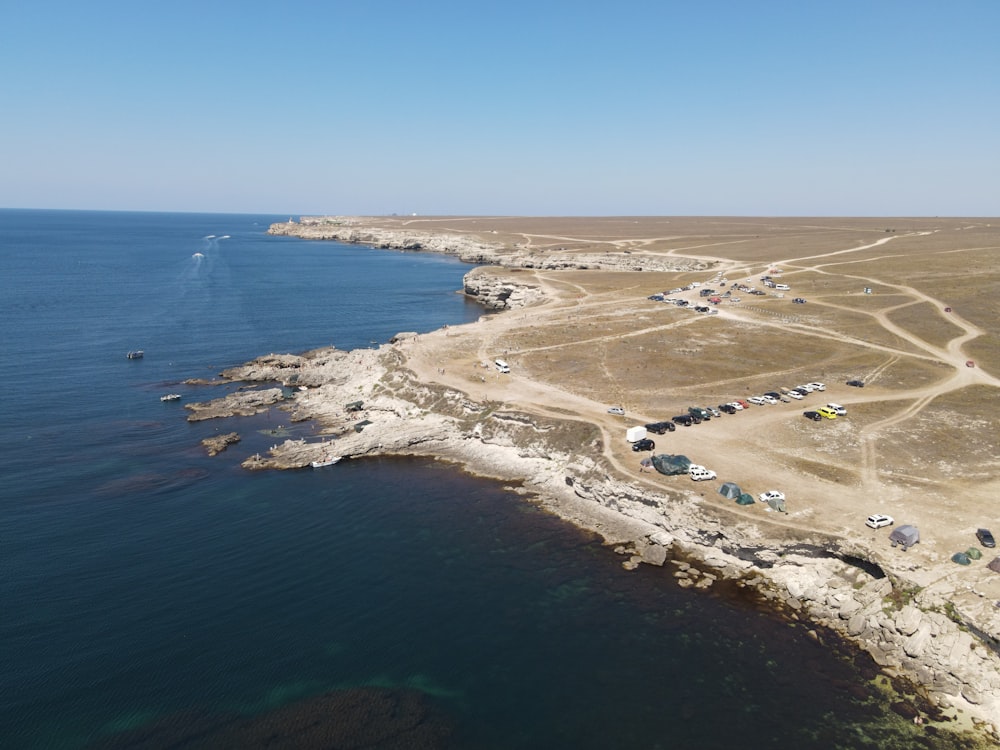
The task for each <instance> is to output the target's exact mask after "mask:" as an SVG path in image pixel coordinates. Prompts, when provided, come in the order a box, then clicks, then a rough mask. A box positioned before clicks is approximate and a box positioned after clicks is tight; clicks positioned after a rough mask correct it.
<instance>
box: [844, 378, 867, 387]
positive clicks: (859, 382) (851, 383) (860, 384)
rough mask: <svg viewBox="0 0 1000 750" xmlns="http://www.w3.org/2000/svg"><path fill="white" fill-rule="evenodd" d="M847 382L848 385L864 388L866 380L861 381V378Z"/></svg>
mask: <svg viewBox="0 0 1000 750" xmlns="http://www.w3.org/2000/svg"><path fill="white" fill-rule="evenodd" d="M847 384H848V385H853V386H854V387H855V388H864V387H865V384H864V382H863V381H861V380H848V381H847Z"/></svg>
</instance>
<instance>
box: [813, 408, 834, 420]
mask: <svg viewBox="0 0 1000 750" xmlns="http://www.w3.org/2000/svg"><path fill="white" fill-rule="evenodd" d="M816 413H817V414H819V415H820V416H821V417H826V418H827V419H836V418H837V412H835V411H834V410H833V409H828V408H827V407H825V406H821V407H819V408H818V409H817V410H816Z"/></svg>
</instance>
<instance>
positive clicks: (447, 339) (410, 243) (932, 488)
mask: <svg viewBox="0 0 1000 750" xmlns="http://www.w3.org/2000/svg"><path fill="white" fill-rule="evenodd" d="M269 232H270V233H271V234H275V235H289V236H294V237H300V238H304V239H315V240H337V241H339V242H346V243H358V244H363V245H369V246H373V247H384V248H394V249H398V250H403V251H425V252H439V253H448V254H452V255H455V256H457V257H459V258H461V259H463V260H465V261H468V262H470V263H475V264H477V267H476V268H474V269H472V270H471V271H470V272H469V273H468V274H467V275H466V277H465V281H464V292H465V294H467V295H469V296H471V297H473V298H475V299H477V300H479V301H481V302H482V303H483V304H484V305H486V306H487V307H489V308H491V309H493V310H496V311H497V312H496V314H490V315H486V316H484V317H483V318H481V319H480V320H479V321H477V322H476V323H470V324H467V325H463V326H454V327H448V328H444V329H441V330H438V331H434V332H431V333H421V334H419V335H418V334H416V333H400V334H399V335H398V336H396V337H395V338H394V340H393V341H392V342H390V343H387V344H385V345H383V346H381V347H379V348H377V349H365V350H356V351H341V350H338V349H334V348H326V349H318V350H315V351H311V352H305V353H300V354H289V353H286V354H270V355H266V356H262V357H259V358H258V359H256V360H254V361H252V362H249V363H246V364H244V365H242V366H239V367H234V368H232V369H229V370H226V371H225V372H224V373H223V376H224V378H225V379H226V380H227V381H239V382H241V383H251V384H260V387H259V389H242V390H240V391H238V392H236V393H234V394H231V395H230V396H227V397H223V398H220V399H216V400H212V401H208V402H206V403H202V404H189V405H188V408H189V410H190V412H191V413H190V416H189V419H204V418H211V417H215V416H228V415H232V414H240V413H252V412H253V411H256V410H261V409H266V408H275V407H276V408H281V409H284V410H287V411H288V413H289V414H290V418H291V419H294V420H305V419H312V420H316V421H317V422H318V423H319V424H321V425H323V429H322V434H321V435H319V436H317V439H316V440H309V441H305V440H289V441H286V442H284V443H280V444H277V445H276V446H275V447H274V448H273V449H272V450H271V451H270V452H268V453H267V454H260V455H254V456H251V457H249V458H247V459H246V460H245V461H244V462H243V465H244V466H245V467H247V468H248V469H269V468H275V469H285V468H298V467H308V466H309V464H310V463H311V462H312V461H315V460H318V459H320V458H321V457H323V456H327V455H334V454H335V455H338V456H343V457H345V458H358V457H361V456H365V455H372V454H408V455H424V456H434V457H438V458H440V459H443V460H448V461H453V462H456V463H459V464H460V465H462V466H464V467H465V468H466V469H467V470H469V471H471V472H475V473H477V474H481V475H484V476H490V477H496V478H499V479H502V480H505V481H510V482H512V483H515V484H516V486H517V488H518V489H519V490H520V491H521V492H523V493H524V494H525V495H526V496H527V497H530V498H531V500H532V501H533V502H538V503H540V504H541V505H542V506H544V507H545V508H547V509H548V510H550V511H551V512H552V513H554V514H557V515H559V516H561V517H562V518H565V519H566V520H568V521H570V522H572V523H574V524H576V525H578V526H580V527H582V528H586V529H590V530H592V531H593V532H595V533H596V534H598V535H600V536H601V537H602V538H603V540H604V541H605V542H606V543H607V544H609V545H612V546H614V547H615V548H616V549H617V551H619V552H620V553H621V554H622V555H623V564H624V565H625V566H626V567H634V566H636V565H639V564H642V563H648V564H653V565H665V566H668V568H669V569H671V570H672V575H674V576H675V577H676V578H677V579H678V581H679V582H681V584H682V585H688V586H693V587H706V586H710V585H712V583H713V581H717V580H719V579H728V580H732V581H735V582H737V583H738V584H739V585H742V586H746V587H752V588H753V589H754V590H756V591H758V592H759V593H760V596H761V597H763V598H765V599H767V600H768V601H769V602H770V603H771V605H772V606H774V607H776V608H779V609H782V610H783V611H785V612H786V613H787V615H788V616H789V617H791V618H794V619H799V620H801V621H803V622H805V623H813V624H816V625H822V626H824V627H826V628H829V629H832V630H833V631H836V632H839V633H841V634H843V635H844V636H845V637H847V638H850V639H851V640H853V641H854V642H855V643H857V644H858V646H859V647H860V648H862V649H864V650H866V651H867V652H869V653H870V654H871V655H872V657H873V658H874V660H875V661H876V662H877V663H878V664H879V665H880V666H881V667H882V668H883V669H884V670H885V671H886V673H887V674H890V675H902V676H906V677H908V678H910V679H911V680H913V681H914V682H915V683H917V684H919V685H922V686H923V688H924V691H925V693H924V696H923V699H922V702H915V703H914V706H913V710H914V715H915V717H917V718H918V719H926V720H928V721H935V720H952V721H954V720H958V721H959V722H961V721H962V720H963V719H964V720H971V721H968V723H972V722H974V723H976V724H977V725H978V726H979V728H980V729H982V730H983V731H985V732H987V734H990V733H992V736H993V737H994V738H996V736H997V732H998V731H1000V727H998V724H1000V719H998V718H997V717H1000V655H998V652H1000V646H998V644H1000V573H997V572H994V570H991V569H990V568H989V567H988V565H989V563H990V562H991V561H993V560H994V558H996V556H997V550H996V549H990V548H985V547H983V546H982V545H981V544H980V542H979V540H977V537H976V530H977V529H978V528H981V527H992V529H993V531H994V532H1000V516H998V515H997V511H996V507H997V504H996V497H997V495H998V492H1000V479H998V476H1000V472H998V469H1000V340H998V334H997V331H998V325H1000V306H998V303H997V301H996V295H995V294H992V293H991V292H992V291H993V290H995V289H996V288H997V286H998V283H1000V267H998V265H997V263H996V257H997V252H998V249H1000V220H998V219H915V218H892V219H890V218H879V219H874V218H863V219H850V218H842V219H834V218H823V219H807V218H795V219H782V218H680V217H664V218H655V217H617V218H513V217H433V218H428V217H376V218H364V217H314V218H302V219H301V220H299V221H289V222H287V223H280V224H275V225H273V226H272V227H271V228H270V230H269ZM330 251H331V252H336V247H335V246H333V245H331V250H330ZM704 290H711V291H710V292H708V293H707V294H703V293H702V292H703V291H704ZM696 308H702V309H701V310H699V311H696ZM497 359H502V360H503V362H504V363H505V364H506V365H507V366H508V367H509V373H508V372H503V371H501V369H500V368H498V367H497V366H495V361H496V360H497ZM848 381H851V382H852V383H854V385H848ZM809 383H822V384H824V387H825V390H819V389H816V388H814V389H813V390H811V391H809V390H806V392H805V393H796V394H795V395H792V392H793V391H794V390H795V389H796V387H797V386H799V385H802V384H809ZM858 384H861V385H862V386H863V387H860V386H859V385H858ZM767 392H771V393H773V394H777V395H778V396H779V398H772V399H771V400H773V401H776V403H773V404H771V403H766V404H764V405H750V406H748V408H743V409H739V410H737V411H735V412H734V413H732V414H727V413H722V414H721V415H720V416H715V417H713V418H712V419H710V420H708V421H704V422H702V423H701V424H696V425H693V426H682V425H681V424H677V423H676V422H673V423H674V424H676V427H675V429H674V430H673V431H668V432H665V433H664V434H650V435H648V437H650V438H652V439H654V440H655V443H656V446H655V449H654V450H653V451H652V453H653V454H654V455H656V454H671V455H683V456H685V457H687V458H689V459H690V461H691V462H693V463H696V464H700V465H703V466H705V467H707V468H708V469H710V470H712V471H714V472H716V474H717V479H715V480H709V481H703V482H693V481H691V478H690V477H688V476H686V475H681V476H667V475H664V474H661V473H658V472H655V471H645V470H644V469H645V468H647V467H646V466H644V465H643V464H642V459H643V458H644V457H646V456H649V455H650V454H649V453H645V452H636V451H633V449H632V443H630V442H629V441H628V440H626V431H627V429H628V428H630V427H636V426H644V425H647V424H652V423H656V422H663V421H671V420H672V417H673V416H675V415H683V414H687V413H688V411H689V408H690V407H711V408H713V409H717V407H718V406H719V405H723V404H729V403H733V402H739V401H743V402H747V401H748V399H750V398H751V397H757V396H761V395H762V394H764V393H767ZM828 403H832V404H835V405H837V406H839V407H842V409H841V410H842V412H846V413H841V414H839V415H838V414H836V413H834V414H833V416H834V417H835V418H820V419H819V421H814V420H813V419H810V418H805V417H804V416H803V412H805V411H815V410H817V409H819V408H823V407H825V406H826V404H828ZM613 406H614V407H621V410H622V411H624V415H620V414H613V413H609V411H608V409H609V407H613ZM234 439H235V438H234ZM724 482H733V483H735V484H737V485H739V487H740V488H741V489H742V492H743V493H747V494H750V495H752V496H753V497H754V498H756V497H757V496H758V495H759V494H761V493H764V492H766V491H770V490H777V491H780V492H781V493H783V494H784V496H785V506H784V510H785V512H780V509H779V508H778V507H773V506H772V505H768V504H767V503H762V502H754V503H752V504H748V505H741V504H738V503H737V502H735V500H734V499H730V498H727V497H725V496H723V495H722V494H720V492H719V490H720V489H721V487H722V485H723V483H724ZM873 514H884V515H887V516H891V517H892V518H893V519H894V521H895V523H894V524H893V525H890V526H886V527H880V528H870V527H869V526H868V525H866V518H867V517H868V516H871V515H873ZM903 525H911V526H914V527H916V528H917V529H918V530H919V535H920V541H919V543H918V544H916V545H915V546H912V547H909V548H908V549H906V548H904V547H902V546H896V545H895V544H893V543H892V542H891V541H890V533H891V532H892V531H893V530H894V529H896V528H899V527H900V526H903ZM904 549H905V551H904ZM956 553H968V555H969V557H970V558H971V562H970V564H968V565H959V564H956V562H954V561H953V559H952V558H953V556H954V555H955V554H956ZM980 555H981V557H980ZM822 632H823V631H822V629H819V630H817V636H816V637H818V638H822V637H823V636H822Z"/></svg>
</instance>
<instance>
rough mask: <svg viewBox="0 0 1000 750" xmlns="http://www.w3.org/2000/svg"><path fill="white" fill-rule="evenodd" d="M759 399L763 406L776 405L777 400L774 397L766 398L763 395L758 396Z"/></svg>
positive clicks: (766, 396)
mask: <svg viewBox="0 0 1000 750" xmlns="http://www.w3.org/2000/svg"><path fill="white" fill-rule="evenodd" d="M760 399H761V400H762V401H763V402H764V403H765V404H776V403H778V399H776V398H775V397H774V396H768V395H767V394H764V395H763V396H760Z"/></svg>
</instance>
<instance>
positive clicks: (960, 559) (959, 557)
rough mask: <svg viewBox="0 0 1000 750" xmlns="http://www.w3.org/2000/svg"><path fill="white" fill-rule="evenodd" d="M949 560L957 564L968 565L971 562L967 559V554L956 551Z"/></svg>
mask: <svg viewBox="0 0 1000 750" xmlns="http://www.w3.org/2000/svg"><path fill="white" fill-rule="evenodd" d="M951 561H952V562H953V563H958V564H959V565H968V564H969V563H971V562H972V561H971V560H970V559H969V556H968V555H967V554H965V553H964V552H956V553H955V554H954V555H952V556H951Z"/></svg>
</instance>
